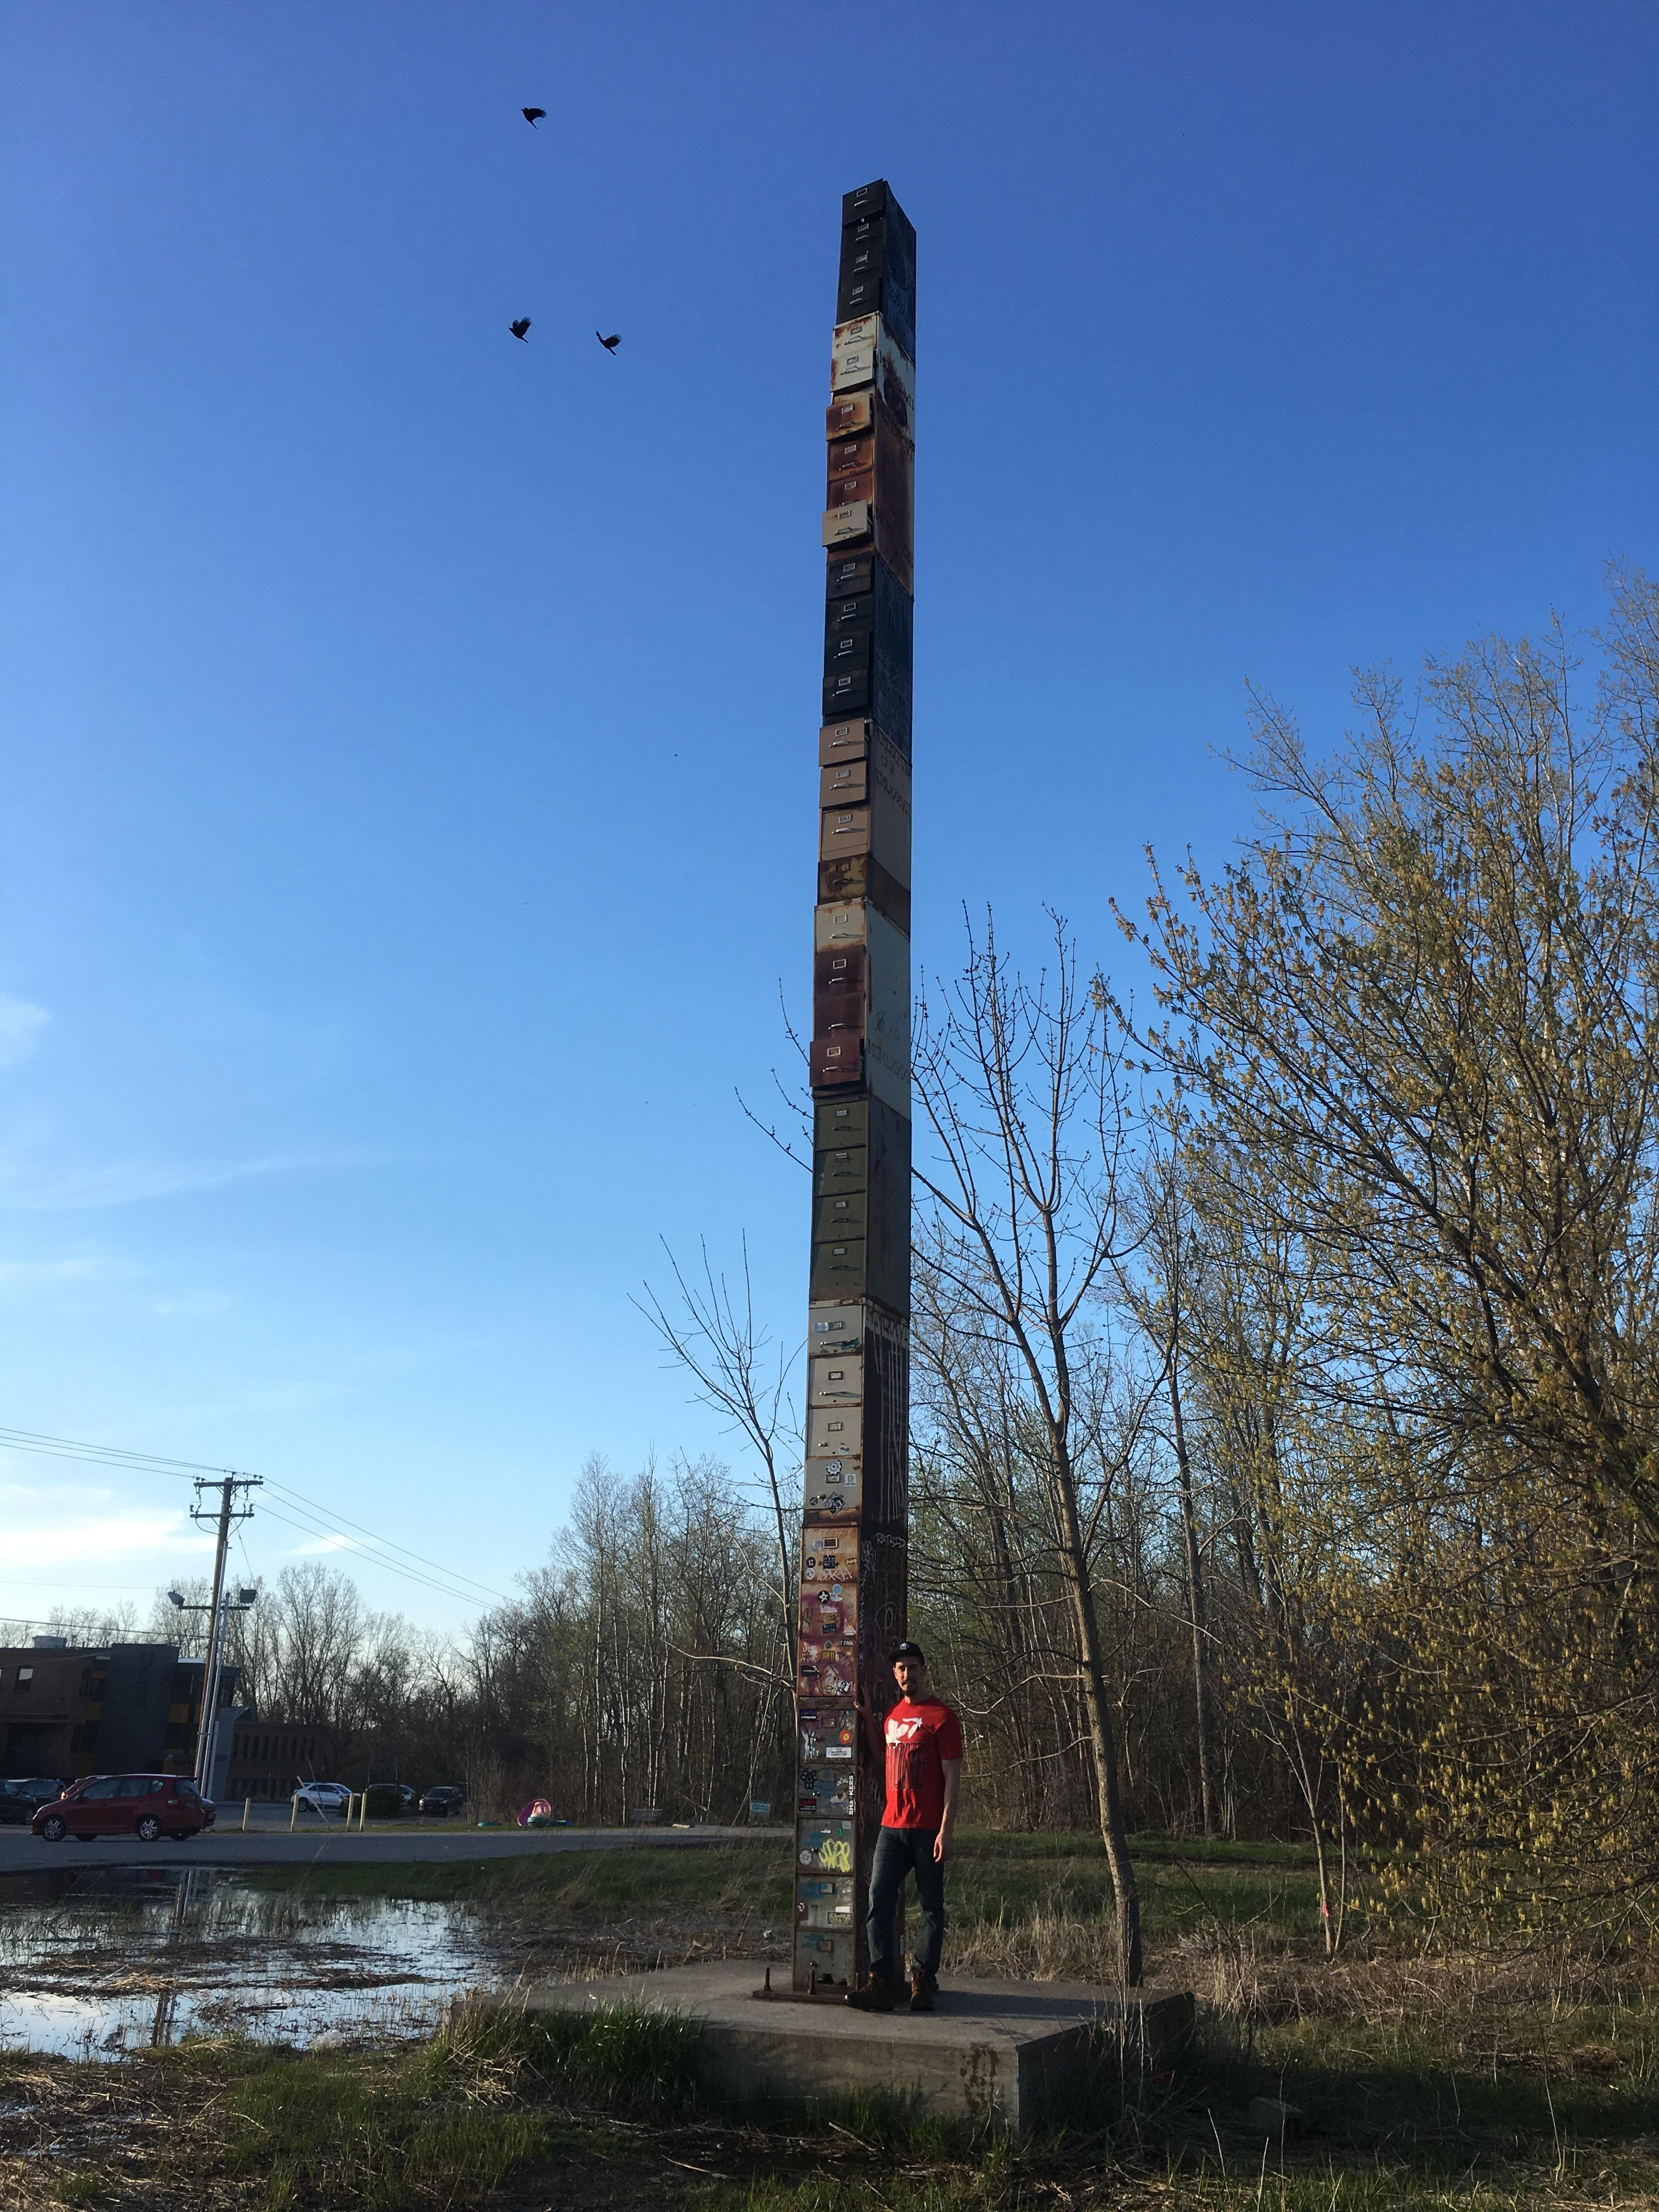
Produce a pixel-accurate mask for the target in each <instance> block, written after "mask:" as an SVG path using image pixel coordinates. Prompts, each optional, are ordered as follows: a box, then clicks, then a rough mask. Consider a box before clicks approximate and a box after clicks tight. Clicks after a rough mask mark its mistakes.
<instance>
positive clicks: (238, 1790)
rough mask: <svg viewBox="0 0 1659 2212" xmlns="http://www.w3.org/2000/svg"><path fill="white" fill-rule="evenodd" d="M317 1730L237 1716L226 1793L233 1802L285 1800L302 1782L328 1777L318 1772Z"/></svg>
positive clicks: (285, 1722) (321, 1779)
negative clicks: (242, 1799)
mask: <svg viewBox="0 0 1659 2212" xmlns="http://www.w3.org/2000/svg"><path fill="white" fill-rule="evenodd" d="M222 1726H223V1723H221V1727H222ZM318 1735H319V1730H318V1729H314V1728H301V1727H300V1726H299V1725H298V1724H297V1723H295V1722H293V1721H280V1720H278V1721H273V1720H261V1719H260V1718H259V1717H258V1715H257V1714H254V1713H246V1712H245V1713H243V1714H242V1715H240V1717H239V1718H238V1721H237V1724H236V1727H235V1729H234V1730H233V1731H232V1733H231V1739H230V1762H229V1767H228V1773H227V1776H226V1780H225V1785H224V1794H225V1796H227V1797H228V1798H229V1799H230V1800H231V1801H232V1802H234V1801H235V1800H236V1799H237V1798H239V1797H252V1798H256V1799H261V1798H262V1799H264V1800H265V1801H266V1802H270V1801H272V1800H276V1799H280V1800H282V1801H283V1802H286V1801H287V1800H288V1799H289V1797H291V1796H293V1795H294V1792H295V1790H296V1789H297V1788H298V1787H299V1785H300V1784H301V1783H302V1782H319V1781H327V1780H328V1779H330V1778H329V1777H328V1776H327V1775H319V1773H318V1771H317V1765H316V1759H317V1738H318Z"/></svg>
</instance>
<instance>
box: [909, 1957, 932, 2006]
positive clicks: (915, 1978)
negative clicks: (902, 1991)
mask: <svg viewBox="0 0 1659 2212" xmlns="http://www.w3.org/2000/svg"><path fill="white" fill-rule="evenodd" d="M938 1995H939V1984H938V1983H937V1982H936V1981H935V1980H934V1978H933V1976H932V1975H931V1974H924V1973H923V1972H922V1971H921V1967H920V1966H918V1967H917V1968H916V1970H915V1972H914V1973H913V1974H912V1975H911V1977H910V2009H911V2011H912V2012H932V2010H933V2000H934V1998H935V1997H937V1996H938Z"/></svg>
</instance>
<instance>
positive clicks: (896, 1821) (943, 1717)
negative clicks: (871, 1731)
mask: <svg viewBox="0 0 1659 2212" xmlns="http://www.w3.org/2000/svg"><path fill="white" fill-rule="evenodd" d="M883 1734H884V1736H885V1738H886V1741H887V1810H886V1811H885V1812H884V1814H882V1816H881V1825H882V1826H883V1827H884V1828H926V1829H927V1830H928V1831H929V1832H932V1831H933V1829H935V1828H937V1827H938V1826H939V1822H940V1821H941V1820H943V1819H944V1818H945V1769H944V1767H943V1766H942V1765H940V1764H939V1762H940V1760H941V1759H960V1758H961V1757H962V1723H961V1722H960V1721H959V1720H958V1719H957V1717H956V1715H955V1714H954V1713H953V1712H952V1711H951V1708H950V1707H949V1705H946V1704H945V1701H944V1700H943V1699H941V1698H924V1699H922V1700H921V1703H920V1704H919V1705H912V1704H911V1702H910V1700H909V1699H908V1698H901V1699H899V1701H898V1703H897V1705H894V1706H892V1707H891V1708H890V1710H889V1711H888V1715H887V1719H886V1723H885V1726H884V1729H883Z"/></svg>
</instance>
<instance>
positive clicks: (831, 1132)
mask: <svg viewBox="0 0 1659 2212" xmlns="http://www.w3.org/2000/svg"><path fill="white" fill-rule="evenodd" d="M869 1141H870V1109H869V1107H868V1105H867V1104H866V1103H865V1101H864V1100H863V1099H861V1098H838V1099H836V1102H835V1103H834V1104H833V1105H821V1106H817V1107H815V1108H814V1109H813V1111H812V1144H813V1147H814V1149H815V1150H817V1151H822V1150H823V1149H824V1148H825V1147H826V1146H829V1145H839V1144H843V1143H845V1144H848V1145H867V1144H868V1143H869Z"/></svg>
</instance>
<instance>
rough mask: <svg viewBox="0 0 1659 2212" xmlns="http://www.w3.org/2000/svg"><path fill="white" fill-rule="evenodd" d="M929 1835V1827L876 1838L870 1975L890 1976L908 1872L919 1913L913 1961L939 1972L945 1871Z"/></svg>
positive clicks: (926, 1971)
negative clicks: (895, 1925)
mask: <svg viewBox="0 0 1659 2212" xmlns="http://www.w3.org/2000/svg"><path fill="white" fill-rule="evenodd" d="M933 1835H934V1831H933V1829H932V1828H884V1829H883V1830H882V1832H881V1833H880V1835H879V1836H878V1837H877V1838H876V1857H875V1863H874V1865H873V1866H872V1868H871V1869H870V1916H869V1918H868V1919H867V1920H866V1923H865V1934H866V1938H867V1940H868V1942H869V1945H870V1971H871V1972H872V1974H880V1975H883V1976H884V1977H886V1978H891V1976H892V1972H893V1922H894V1920H895V1918H896V1917H897V1912H898V1901H899V1892H900V1891H901V1890H902V1888H903V1887H904V1877H905V1875H907V1874H914V1875H915V1878H916V1903H917V1905H919V1906H920V1907H921V1929H920V1931H919V1937H918V1941H917V1943H916V1947H915V1963H916V1965H917V1966H918V1967H919V1968H920V1969H921V1972H923V1973H924V1974H937V1973H938V1972H939V1953H940V1952H941V1951H942V1950H943V1949H944V1948H945V1869H944V1868H943V1867H942V1866H941V1865H940V1864H939V1861H938V1860H937V1859H936V1858H935V1857H933Z"/></svg>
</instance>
